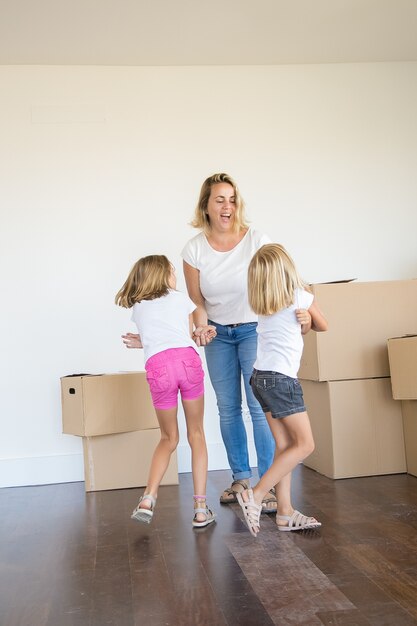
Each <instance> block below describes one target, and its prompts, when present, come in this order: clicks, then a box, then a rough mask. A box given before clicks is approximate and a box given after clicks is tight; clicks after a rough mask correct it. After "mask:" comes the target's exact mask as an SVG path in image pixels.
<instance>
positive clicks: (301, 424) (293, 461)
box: [253, 412, 314, 505]
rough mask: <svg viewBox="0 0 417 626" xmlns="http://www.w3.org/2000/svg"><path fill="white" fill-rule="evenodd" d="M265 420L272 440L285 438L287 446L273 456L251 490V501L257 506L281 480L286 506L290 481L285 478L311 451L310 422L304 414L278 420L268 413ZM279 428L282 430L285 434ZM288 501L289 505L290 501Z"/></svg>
mask: <svg viewBox="0 0 417 626" xmlns="http://www.w3.org/2000/svg"><path fill="white" fill-rule="evenodd" d="M266 417H267V420H268V423H269V426H270V428H271V431H272V434H273V436H274V439H275V441H276V442H277V441H278V439H279V437H280V436H283V435H284V436H286V439H287V440H288V442H289V443H288V445H287V447H286V448H285V449H284V450H282V451H281V452H279V453H278V454H277V455H276V456H275V458H274V461H273V463H272V465H271V467H270V468H269V470H268V471H267V472H265V474H264V475H263V476H262V478H261V479H260V481H259V482H258V484H257V485H256V486H255V487H254V488H253V495H254V500H255V502H256V503H257V504H260V503H261V502H262V499H263V498H264V496H265V494H266V493H267V491H269V489H271V488H272V487H273V486H275V485H278V483H279V482H280V481H282V479H284V486H282V485H281V488H280V489H281V490H283V498H284V503H285V500H286V499H287V503H288V488H289V487H290V482H289V480H290V479H288V478H287V479H285V477H286V476H287V475H288V474H290V472H291V471H292V470H293V469H294V467H296V465H297V464H298V463H300V461H302V460H303V459H305V458H306V457H307V456H308V455H309V454H311V452H312V451H313V450H314V440H313V435H312V432H311V426H310V421H309V419H308V415H307V413H306V412H303V413H295V414H294V415H289V416H288V417H284V418H282V419H281V420H277V419H274V418H273V417H272V416H271V414H270V413H266ZM282 428H284V429H285V431H284V432H283V431H282ZM289 501H290V502H291V498H289ZM284 503H283V505H284ZM278 504H279V496H278Z"/></svg>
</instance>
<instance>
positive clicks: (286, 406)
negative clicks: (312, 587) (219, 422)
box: [237, 244, 327, 537]
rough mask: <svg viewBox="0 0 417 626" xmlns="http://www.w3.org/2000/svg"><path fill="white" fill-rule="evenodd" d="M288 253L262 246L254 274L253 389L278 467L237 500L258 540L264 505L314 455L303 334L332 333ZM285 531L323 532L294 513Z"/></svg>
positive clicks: (284, 520)
mask: <svg viewBox="0 0 417 626" xmlns="http://www.w3.org/2000/svg"><path fill="white" fill-rule="evenodd" d="M305 287H306V285H305V283H304V282H303V281H302V280H301V279H300V277H299V276H298V273H297V270H296V269H295V266H294V263H293V261H292V259H291V257H290V256H289V254H288V252H287V251H286V250H285V248H283V246H280V245H279V244H267V245H264V246H262V247H261V248H260V249H259V250H258V252H256V254H255V255H254V256H253V258H252V260H251V262H250V264H249V270H248V288H249V303H250V305H251V307H252V309H253V310H254V311H255V313H257V314H258V315H259V321H258V329H257V331H258V348H257V356H256V361H255V364H254V370H253V374H252V378H251V386H252V389H253V392H254V394H255V397H256V398H257V400H258V401H259V403H260V405H261V407H262V409H263V411H264V413H265V415H266V418H267V420H268V424H269V427H270V429H271V432H272V434H273V436H274V439H275V457H274V462H273V463H272V465H271V467H270V468H269V470H268V471H267V472H265V474H264V475H263V476H262V478H261V479H260V481H259V482H258V483H257V485H256V486H255V487H254V488H253V489H246V490H244V491H242V493H238V494H237V499H238V502H239V504H240V506H241V507H242V509H243V513H244V515H245V520H246V523H247V525H248V527H249V530H250V532H251V533H252V535H253V536H254V537H256V536H257V534H258V532H259V530H260V526H259V517H260V513H261V510H262V499H263V498H264V496H265V494H266V493H268V491H269V490H270V489H272V487H274V486H276V488H277V491H278V498H277V499H278V507H279V502H280V499H279V484H278V483H279V481H280V480H281V479H283V478H284V477H285V476H287V475H288V474H289V472H291V471H292V470H293V469H294V468H295V467H296V465H297V464H298V463H300V462H301V461H302V460H303V459H305V458H306V457H307V456H308V455H309V454H311V452H312V451H313V449H314V441H313V435H312V432H311V428H310V422H309V419H308V415H307V412H306V408H305V406H304V400H303V392H302V389H301V385H300V383H299V382H298V380H297V373H298V369H299V367H300V360H301V355H302V351H303V339H302V336H301V335H302V334H305V333H306V332H308V331H309V330H310V328H311V329H313V330H316V331H325V330H327V321H326V320H325V318H324V317H323V315H322V313H321V311H320V310H319V308H318V306H317V304H316V302H315V300H314V296H313V295H312V294H311V293H310V292H309V291H307V290H306V288H305ZM276 522H277V526H278V529H279V530H283V531H291V530H301V529H306V528H317V527H318V526H321V524H320V522H318V521H317V520H316V519H314V518H313V517H306V516H305V515H302V514H301V513H300V512H299V511H295V510H294V509H292V510H291V511H289V512H288V515H283V514H277V516H276Z"/></svg>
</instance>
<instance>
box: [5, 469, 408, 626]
mask: <svg viewBox="0 0 417 626" xmlns="http://www.w3.org/2000/svg"><path fill="white" fill-rule="evenodd" d="M228 482H229V473H228V472H225V471H221V472H210V474H209V489H208V494H209V498H210V504H212V505H213V508H215V510H216V512H217V514H218V521H217V523H216V524H213V525H212V526H211V527H208V528H207V529H202V530H199V531H198V530H197V531H196V530H193V529H192V527H191V517H192V483H191V476H190V475H189V474H182V475H181V477H180V486H179V487H162V488H161V490H160V494H159V499H158V506H157V509H156V513H155V516H154V520H153V522H152V525H151V526H150V527H147V526H142V525H140V524H138V523H135V522H133V521H131V520H130V513H131V510H132V509H133V508H134V506H135V505H136V502H137V499H138V495H139V494H140V493H141V491H142V490H139V489H126V490H120V491H107V492H98V493H90V494H85V493H84V484H83V483H69V484H61V485H47V486H42V487H21V488H14V489H1V490H0V624H1V626H43V625H48V626H73V625H74V626H84V625H89V626H93V625H94V626H105V625H114V626H116V625H117V626H133V625H135V626H139V625H140V626H162V625H169V626H199V625H213V626H222V625H229V626H239V625H242V626H250V625H253V626H263V625H265V626H267V625H271V624H283V625H284V624H293V625H297V626H298V625H301V624H306V625H308V626H313V625H316V624H317V625H320V624H325V625H326V626H327V625H333V624H343V625H348V624H349V625H350V626H351V625H355V626H364V625H365V624H373V625H375V626H385V625H389V626H405V625H411V624H417V478H413V477H412V476H408V475H405V474H401V475H393V476H384V477H371V478H356V479H350V480H339V481H332V480H330V479H327V478H324V477H323V476H320V475H319V474H316V473H315V472H313V471H312V470H309V469H307V468H305V467H303V466H299V467H298V468H297V470H296V472H295V476H294V485H293V493H294V504H295V505H296V507H297V508H299V509H301V510H302V511H303V512H304V513H310V514H314V515H315V516H316V517H318V518H319V519H320V520H321V521H322V522H323V527H322V529H321V531H320V532H313V531H308V532H302V533H280V532H278V531H277V530H276V528H275V524H274V519H273V517H271V516H267V515H263V516H262V526H261V533H260V535H259V537H258V538H257V539H254V538H252V537H251V535H250V534H249V532H248V531H247V530H246V527H245V525H244V524H243V522H242V514H241V511H240V509H239V507H238V506H237V505H228V506H220V505H219V504H218V496H219V493H220V491H221V490H222V489H223V487H225V486H226V485H227V483H228Z"/></svg>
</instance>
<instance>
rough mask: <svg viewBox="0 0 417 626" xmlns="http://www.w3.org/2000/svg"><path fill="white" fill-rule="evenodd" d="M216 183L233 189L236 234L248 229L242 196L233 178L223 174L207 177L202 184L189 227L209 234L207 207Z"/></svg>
mask: <svg viewBox="0 0 417 626" xmlns="http://www.w3.org/2000/svg"><path fill="white" fill-rule="evenodd" d="M217 183H228V184H229V185H231V186H232V187H233V191H234V194H235V216H234V224H233V226H234V230H236V232H239V231H240V230H241V229H242V228H248V224H247V222H246V217H245V203H244V201H243V198H242V196H241V195H240V191H239V189H238V186H237V185H236V183H235V181H234V180H233V178H232V177H231V176H229V174H225V173H224V172H222V173H220V174H213V175H212V176H209V177H208V178H206V180H205V181H204V183H203V184H202V187H201V190H200V197H199V199H198V202H197V206H196V208H195V211H194V218H193V221H192V222H191V226H194V228H200V229H201V230H202V231H203V232H204V233H206V235H207V234H209V233H210V228H211V227H210V219H209V216H208V215H207V205H208V201H209V198H210V194H211V188H212V186H213V185H216V184H217Z"/></svg>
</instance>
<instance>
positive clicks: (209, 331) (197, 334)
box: [193, 324, 217, 346]
mask: <svg viewBox="0 0 417 626" xmlns="http://www.w3.org/2000/svg"><path fill="white" fill-rule="evenodd" d="M216 335H217V331H216V327H215V326H211V325H210V324H206V325H204V326H197V328H195V329H194V331H193V339H194V341H195V342H196V344H197V345H198V346H207V345H208V344H209V343H210V341H212V340H213V339H214V337H215V336H216Z"/></svg>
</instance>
